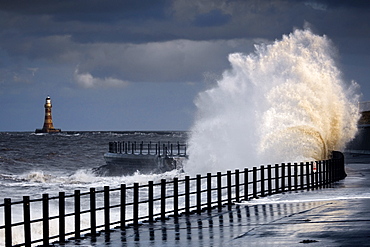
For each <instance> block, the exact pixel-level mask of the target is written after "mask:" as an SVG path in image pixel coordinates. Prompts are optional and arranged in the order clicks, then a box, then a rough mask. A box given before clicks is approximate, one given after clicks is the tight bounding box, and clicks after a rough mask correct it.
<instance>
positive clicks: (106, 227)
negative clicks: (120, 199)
mask: <svg viewBox="0 0 370 247" xmlns="http://www.w3.org/2000/svg"><path fill="white" fill-rule="evenodd" d="M109 207H110V203H109V186H104V231H105V232H109V231H110V208H109Z"/></svg>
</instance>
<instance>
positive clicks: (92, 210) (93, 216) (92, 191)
mask: <svg viewBox="0 0 370 247" xmlns="http://www.w3.org/2000/svg"><path fill="white" fill-rule="evenodd" d="M90 228H91V230H90V232H91V236H96V194H95V188H90Z"/></svg>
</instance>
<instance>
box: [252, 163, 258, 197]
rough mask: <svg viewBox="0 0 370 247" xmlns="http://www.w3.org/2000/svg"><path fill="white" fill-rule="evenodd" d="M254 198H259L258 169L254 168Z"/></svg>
mask: <svg viewBox="0 0 370 247" xmlns="http://www.w3.org/2000/svg"><path fill="white" fill-rule="evenodd" d="M252 183H253V198H257V167H253V181H252Z"/></svg>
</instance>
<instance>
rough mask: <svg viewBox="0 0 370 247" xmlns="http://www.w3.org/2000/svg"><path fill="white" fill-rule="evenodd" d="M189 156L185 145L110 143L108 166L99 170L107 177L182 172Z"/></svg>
mask: <svg viewBox="0 0 370 247" xmlns="http://www.w3.org/2000/svg"><path fill="white" fill-rule="evenodd" d="M187 157H188V155H187V153H186V144H185V143H179V142H177V143H170V142H166V143H161V142H147V143H144V142H135V141H134V142H130V141H123V142H110V143H109V151H108V153H105V154H104V159H105V161H106V163H107V165H106V166H103V167H100V168H99V173H104V174H105V175H132V174H133V173H135V172H140V173H141V174H147V173H162V172H166V171H171V170H174V169H178V170H181V169H182V164H183V161H184V160H185V159H187Z"/></svg>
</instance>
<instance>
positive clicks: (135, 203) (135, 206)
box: [132, 183, 139, 225]
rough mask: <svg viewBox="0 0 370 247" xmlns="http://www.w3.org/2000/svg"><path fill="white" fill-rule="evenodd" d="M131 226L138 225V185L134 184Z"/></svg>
mask: <svg viewBox="0 0 370 247" xmlns="http://www.w3.org/2000/svg"><path fill="white" fill-rule="evenodd" d="M133 196H134V198H133V204H132V207H133V210H132V212H133V224H134V225H138V224H139V183H134V194H133Z"/></svg>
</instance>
